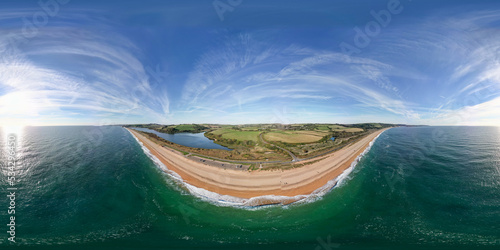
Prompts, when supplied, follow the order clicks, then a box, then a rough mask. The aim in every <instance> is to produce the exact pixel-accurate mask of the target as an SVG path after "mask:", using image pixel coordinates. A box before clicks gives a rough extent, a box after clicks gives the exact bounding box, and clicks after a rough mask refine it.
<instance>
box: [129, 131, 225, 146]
mask: <svg viewBox="0 0 500 250" xmlns="http://www.w3.org/2000/svg"><path fill="white" fill-rule="evenodd" d="M132 129H135V130H138V131H143V132H148V133H153V134H156V135H158V136H159V137H161V138H163V139H165V140H167V141H170V142H173V143H176V144H179V145H183V146H186V147H191V148H206V149H222V150H228V151H229V150H231V149H229V148H226V147H224V146H221V145H219V144H217V143H215V142H214V141H212V140H210V139H208V138H207V137H205V135H204V134H205V133H204V132H203V133H177V134H166V133H160V132H158V131H156V130H152V129H148V128H132Z"/></svg>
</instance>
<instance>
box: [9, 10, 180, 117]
mask: <svg viewBox="0 0 500 250" xmlns="http://www.w3.org/2000/svg"><path fill="white" fill-rule="evenodd" d="M24 15H26V13H23V12H18V13H17V14H16V15H13V14H12V12H10V13H8V14H7V15H6V14H5V13H4V12H2V13H0V18H2V19H4V20H5V19H9V20H11V21H12V20H21V17H23V16H24ZM67 17H68V16H67ZM68 18H70V19H71V21H72V22H73V21H76V20H75V17H74V16H69V17H68ZM87 18H88V16H87ZM85 21H86V22H91V20H85ZM99 21H102V20H99ZM61 22H62V23H64V20H63V21H61ZM99 27H100V28H101V29H105V26H102V25H100V26H99ZM87 28H88V27H68V26H65V25H61V23H58V22H57V21H53V23H50V25H47V26H46V27H42V28H40V29H39V30H38V33H37V35H36V36H35V37H33V38H30V39H29V40H27V41H25V40H19V39H17V40H16V39H13V38H15V37H23V33H22V32H23V31H22V30H20V29H9V30H7V31H8V32H6V33H7V35H6V36H2V37H0V46H1V48H0V51H2V53H1V57H0V103H1V104H2V108H1V109H0V120H1V121H2V123H9V122H13V121H17V122H18V123H23V124H31V125H34V124H50V123H52V122H54V121H55V122H56V123H61V121H62V122H63V123H68V124H74V123H80V124H81V123H84V124H99V123H103V122H104V121H112V122H114V123H115V122H127V121H128V122H131V121H134V120H143V121H147V120H156V121H162V120H163V121H164V120H165V118H166V116H167V115H168V114H169V112H170V111H169V99H168V96H167V93H166V92H165V91H164V90H163V89H161V88H158V86H154V87H153V86H152V84H151V83H150V81H151V79H150V76H149V75H148V74H147V72H146V70H145V66H144V65H143V63H142V62H141V61H140V60H139V59H138V58H139V57H140V55H141V52H140V51H141V50H140V49H139V48H137V47H136V46H135V45H134V44H133V43H132V42H131V41H130V40H128V39H127V38H126V37H124V36H122V35H120V34H118V33H115V32H113V31H111V30H107V31H105V32H103V31H102V30H101V31H100V32H97V31H96V30H93V29H87ZM42 117H43V118H42Z"/></svg>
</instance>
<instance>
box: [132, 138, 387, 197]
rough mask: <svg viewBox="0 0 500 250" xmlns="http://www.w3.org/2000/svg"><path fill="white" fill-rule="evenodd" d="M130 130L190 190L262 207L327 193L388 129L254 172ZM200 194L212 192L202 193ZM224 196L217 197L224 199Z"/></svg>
mask: <svg viewBox="0 0 500 250" xmlns="http://www.w3.org/2000/svg"><path fill="white" fill-rule="evenodd" d="M127 130H128V131H129V132H130V133H131V134H132V135H133V136H134V137H135V139H136V140H137V141H138V142H140V143H141V144H142V145H143V147H145V148H146V149H147V150H148V151H149V152H150V153H151V154H152V155H153V156H154V157H156V158H157V159H158V160H159V161H160V162H161V163H162V164H163V165H165V167H166V168H167V169H168V170H170V171H172V172H174V173H175V174H176V175H178V176H179V177H180V178H181V179H182V181H183V182H184V183H185V184H186V185H187V187H188V189H189V190H190V191H191V192H193V191H194V192H195V193H197V194H198V196H202V197H205V196H210V193H211V194H213V193H215V194H218V195H219V196H221V197H225V198H227V200H229V201H230V202H231V201H233V202H234V201H235V200H237V201H239V202H237V203H241V204H244V205H248V206H260V205H269V204H289V203H293V202H296V201H300V200H303V199H305V198H307V197H308V196H310V195H314V194H318V193H324V192H327V191H328V190H330V189H331V188H333V187H334V186H335V185H336V183H337V178H338V177H339V176H341V175H342V174H343V173H344V171H346V170H348V169H349V168H350V167H351V166H353V165H354V164H355V163H356V162H357V160H358V158H359V157H360V156H361V155H362V154H363V153H364V152H365V150H366V149H367V148H368V147H369V146H370V145H371V143H372V142H373V141H374V140H375V139H376V138H377V137H378V136H379V135H380V134H381V133H382V132H384V131H385V130H387V129H382V130H378V131H375V132H373V133H371V134H369V135H367V136H366V137H364V138H363V139H361V140H359V141H357V142H355V143H353V144H351V145H349V146H347V147H345V148H342V149H340V150H338V151H335V152H333V153H331V154H328V155H326V156H323V157H319V159H321V160H319V161H316V162H314V163H312V164H309V165H306V166H302V167H299V168H293V169H289V170H274V171H269V170H267V171H252V172H246V171H238V170H232V169H221V168H217V167H212V166H208V165H205V164H203V163H200V162H196V161H192V160H190V159H188V158H186V157H185V156H183V155H182V154H179V153H177V152H174V151H173V150H172V149H168V148H164V147H161V146H160V145H158V144H156V143H155V142H153V141H151V140H149V139H148V138H146V137H145V136H143V135H142V134H140V133H138V132H136V131H133V130H131V129H127ZM315 160H316V159H315ZM200 193H209V194H208V195H199V194H200ZM212 196H213V195H212ZM221 197H219V198H217V200H218V201H221V200H224V199H221Z"/></svg>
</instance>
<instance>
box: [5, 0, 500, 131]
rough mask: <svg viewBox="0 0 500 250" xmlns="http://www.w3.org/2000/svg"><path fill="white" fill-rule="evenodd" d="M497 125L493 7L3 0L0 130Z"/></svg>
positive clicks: (351, 0) (498, 12)
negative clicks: (29, 127) (202, 125)
mask: <svg viewBox="0 0 500 250" xmlns="http://www.w3.org/2000/svg"><path fill="white" fill-rule="evenodd" d="M362 122H384V123H403V124H426V125H494V126H498V125H499V124H500V2H499V1H459V0H458V1H445V0H444V1H423V0H422V1H417V0H413V1H412V0H401V1H398V0H374V1H372V0H370V1H368V0H310V1H299V0H286V1H284V0H272V1H271V0H252V1H250V0H215V1H213V0H191V1H181V0H178V1H77V0H40V1H1V2H0V124H1V125H2V126H4V125H5V126H7V125H9V126H11V125H12V126H15V125H19V126H20V125H35V126H36V125H108V124H131V123H160V124H186V123H218V124H245V123H283V124H292V123H362Z"/></svg>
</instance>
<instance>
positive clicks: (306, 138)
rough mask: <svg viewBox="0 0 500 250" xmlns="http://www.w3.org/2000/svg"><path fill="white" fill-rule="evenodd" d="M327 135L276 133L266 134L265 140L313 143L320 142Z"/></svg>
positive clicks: (299, 132) (309, 132) (312, 132)
mask: <svg viewBox="0 0 500 250" xmlns="http://www.w3.org/2000/svg"><path fill="white" fill-rule="evenodd" d="M325 135H326V133H323V132H317V131H276V132H270V133H266V134H265V135H264V139H266V140H268V141H280V142H285V143H311V142H316V141H319V140H321V139H322V138H323V136H325Z"/></svg>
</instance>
